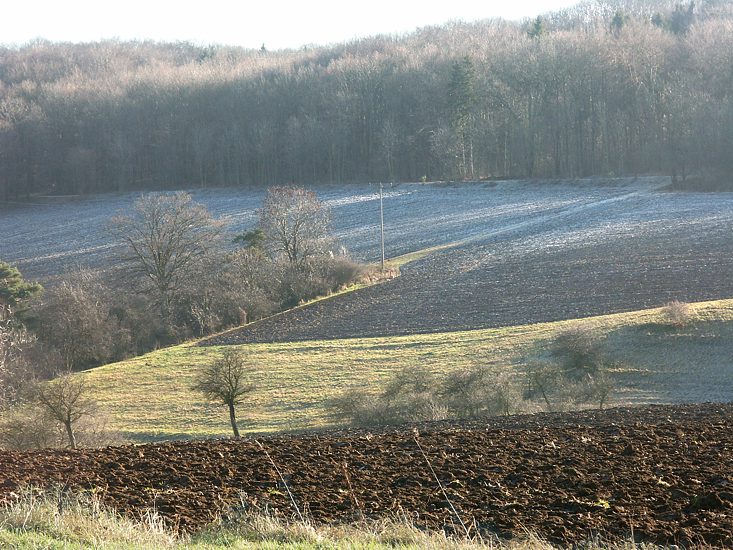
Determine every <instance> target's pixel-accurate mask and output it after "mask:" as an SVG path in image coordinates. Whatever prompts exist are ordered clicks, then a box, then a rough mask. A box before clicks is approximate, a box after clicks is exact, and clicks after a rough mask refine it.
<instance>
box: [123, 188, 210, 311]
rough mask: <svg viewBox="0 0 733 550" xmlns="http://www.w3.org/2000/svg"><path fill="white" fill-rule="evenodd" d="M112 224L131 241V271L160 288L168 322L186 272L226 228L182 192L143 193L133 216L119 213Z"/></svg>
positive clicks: (127, 250)
mask: <svg viewBox="0 0 733 550" xmlns="http://www.w3.org/2000/svg"><path fill="white" fill-rule="evenodd" d="M111 226H112V229H113V231H114V233H115V235H116V236H117V237H118V239H119V240H120V241H122V242H123V243H124V244H125V248H124V251H123V252H122V255H121V258H122V260H123V262H124V263H125V264H126V266H127V268H128V270H129V271H130V272H131V273H133V274H136V275H139V276H142V277H144V278H145V279H146V280H147V281H148V282H149V283H150V284H151V285H152V286H153V288H154V289H155V291H156V293H157V295H158V301H159V305H160V311H161V315H162V316H163V319H164V320H167V319H168V318H169V316H170V312H171V303H172V301H173V298H174V296H175V293H176V291H177V290H178V288H179V284H180V280H181V278H182V277H183V276H184V274H185V272H186V270H187V269H188V268H189V267H190V266H191V265H192V264H193V263H194V262H196V261H197V260H198V259H199V258H201V257H202V256H203V255H204V254H205V253H206V252H207V250H208V249H209V248H210V247H211V244H212V242H213V241H215V240H216V239H218V237H219V236H220V235H221V232H222V224H221V223H220V222H218V221H216V220H214V219H213V218H212V216H211V214H210V213H209V211H208V210H207V209H206V208H205V207H204V206H202V205H199V204H194V203H193V202H192V200H191V195H190V194H188V193H182V192H181V193H176V194H174V195H164V194H148V195H143V196H142V197H140V198H139V199H138V200H137V202H136V203H135V206H134V209H133V213H132V214H130V215H120V216H116V217H115V218H113V219H112V224H111Z"/></svg>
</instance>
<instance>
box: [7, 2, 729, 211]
mask: <svg viewBox="0 0 733 550" xmlns="http://www.w3.org/2000/svg"><path fill="white" fill-rule="evenodd" d="M732 151H733V2H732V1H731V0H700V1H698V2H692V3H683V4H678V3H676V2H670V1H666V0H608V1H589V2H584V3H581V4H578V5H577V6H576V7H574V8H571V9H567V10H564V11H561V12H556V13H551V14H546V15H544V16H542V17H538V18H537V19H535V20H531V21H525V22H507V21H503V20H485V21H482V22H477V23H456V22H454V23H447V24H445V25H442V26H437V27H426V28H423V29H420V30H418V31H416V32H414V33H412V34H409V35H405V36H377V37H372V38H368V39H362V40H357V41H353V42H350V43H344V44H338V45H332V46H324V47H316V46H313V47H304V48H302V49H300V50H297V51H295V50H281V51H273V52H270V51H267V50H265V49H263V50H259V51H258V50H244V49H239V48H232V47H226V46H208V47H203V46H195V45H192V44H189V43H174V44H173V43H166V44H163V43H153V42H119V41H104V42H99V43H86V44H70V43H50V42H46V41H43V40H37V41H35V42H33V43H29V44H26V45H23V46H18V47H3V48H0V200H6V201H7V200H16V199H23V198H26V197H29V196H31V195H33V194H37V193H57V194H79V193H95V192H105V191H125V190H132V189H150V190H154V189H166V188H192V187H204V186H255V185H257V186H264V185H274V184H289V183H295V184H316V183H329V182H338V183H342V182H355V181H420V180H425V179H426V180H445V179H479V178H502V177H521V178H538V177H542V178H552V177H583V176H590V175H606V176H607V175H633V174H641V173H663V174H669V175H673V176H675V177H680V178H684V177H686V176H687V175H688V174H695V175H702V176H704V177H705V178H708V179H712V180H730V177H731V176H730V175H731V173H732V172H733V154H731V152H732Z"/></svg>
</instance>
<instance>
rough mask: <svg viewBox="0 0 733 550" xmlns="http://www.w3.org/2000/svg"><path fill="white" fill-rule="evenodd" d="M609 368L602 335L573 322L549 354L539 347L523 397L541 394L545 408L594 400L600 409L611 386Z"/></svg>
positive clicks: (589, 327)
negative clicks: (573, 324)
mask: <svg viewBox="0 0 733 550" xmlns="http://www.w3.org/2000/svg"><path fill="white" fill-rule="evenodd" d="M608 367H609V362H608V359H607V358H606V357H605V356H604V352H603V338H602V336H601V334H599V333H598V331H597V330H596V329H595V328H594V327H592V326H591V325H588V324H580V325H575V326H573V327H570V328H567V329H564V330H562V331H560V332H558V333H557V335H556V337H555V339H554V341H553V342H552V343H551V344H550V346H549V353H547V352H545V350H539V352H538V353H537V356H536V357H535V358H533V359H532V360H531V361H530V364H529V366H528V368H527V373H526V375H527V389H526V391H525V397H526V398H527V399H535V398H538V397H541V398H542V401H543V402H544V403H545V406H546V407H547V410H559V409H563V408H565V406H566V405H568V404H569V403H576V404H578V403H590V402H593V401H595V402H598V404H599V406H600V407H601V408H603V406H604V404H605V403H606V401H607V399H608V396H609V394H610V392H611V391H612V389H613V382H612V380H611V378H610V376H609V375H608Z"/></svg>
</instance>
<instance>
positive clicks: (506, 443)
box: [0, 404, 733, 547]
mask: <svg viewBox="0 0 733 550" xmlns="http://www.w3.org/2000/svg"><path fill="white" fill-rule="evenodd" d="M416 434H419V435H417V436H416ZM259 442H261V444H262V447H260V445H259V444H258V441H256V440H254V439H246V438H245V439H242V440H239V441H236V440H210V441H193V442H178V443H165V444H155V445H144V446H125V447H117V448H108V449H101V450H79V451H39V452H27V453H19V452H10V451H0V497H2V498H3V499H10V498H13V494H14V492H16V491H18V489H19V487H20V486H22V485H25V484H31V485H34V486H50V485H63V486H64V487H66V488H67V489H69V490H72V491H74V490H79V489H89V488H98V489H101V490H102V494H103V495H104V499H105V500H106V501H107V502H108V503H109V504H111V505H113V506H115V507H117V508H118V509H119V510H122V511H124V512H126V513H129V514H132V515H136V514H139V513H140V512H141V511H143V510H145V509H147V508H152V507H154V508H155V509H157V510H158V511H159V512H160V513H161V514H162V515H163V516H164V517H165V518H167V519H168V520H169V521H170V522H171V523H172V524H173V525H177V526H179V527H181V528H183V529H186V530H195V529H197V528H200V527H202V526H204V525H205V524H206V523H207V522H209V521H211V520H212V519H214V518H215V517H216V516H217V515H219V514H222V513H226V512H227V510H231V509H232V507H236V506H239V503H240V496H242V502H244V503H245V506H247V507H251V508H253V509H260V510H264V509H267V510H270V511H275V513H277V514H280V515H283V516H287V517H291V516H293V515H294V513H295V511H294V508H293V505H292V504H291V503H290V501H289V498H288V495H287V489H286V486H285V483H287V488H289V489H290V490H291V491H292V493H293V496H294V499H295V501H296V503H297V505H298V507H299V509H300V510H301V511H304V512H305V513H307V514H308V515H309V516H310V517H311V518H312V519H313V520H315V521H319V522H320V521H323V522H344V521H350V520H353V519H354V518H357V517H360V516H362V515H363V516H366V517H368V518H377V517H384V516H394V515H396V514H407V515H408V516H409V517H411V518H413V519H414V521H415V523H416V524H417V525H419V526H424V527H427V528H431V529H447V530H449V531H451V530H459V531H460V529H459V528H458V527H457V526H458V525H459V522H458V519H457V517H456V516H455V515H454V513H453V512H452V511H451V508H450V505H449V502H448V499H449V500H450V502H451V503H452V504H453V505H454V506H455V508H456V510H457V512H458V514H459V515H460V517H461V520H462V521H464V522H465V523H466V524H467V525H469V526H472V527H471V528H472V529H479V530H481V531H484V532H486V533H488V532H491V533H496V534H498V535H500V536H502V537H511V536H513V535H521V534H523V533H525V532H526V530H529V531H533V532H536V533H538V534H539V535H540V536H543V537H546V538H548V539H549V540H551V541H554V542H558V543H573V542H578V541H582V540H587V539H588V538H589V537H592V536H600V537H602V538H603V539H604V540H607V541H613V540H619V539H625V538H628V537H629V536H630V535H631V534H632V533H633V536H634V537H635V538H636V539H637V540H643V541H649V542H655V543H659V544H665V543H667V544H670V543H675V544H680V543H681V544H685V545H690V544H707V545H712V546H718V547H731V546H733V405H732V404H728V405H690V406H653V407H643V408H631V409H613V410H609V411H605V412H583V413H572V414H570V413H568V414H542V415H534V416H519V417H510V418H506V419H491V420H487V421H485V422H472V423H458V422H445V423H431V424H421V425H415V426H405V427H399V428H384V429H379V430H374V431H372V432H365V431H358V430H353V431H352V430H346V431H340V432H323V433H316V434H307V435H300V436H298V435H292V436H270V437H263V438H261V439H259ZM418 442H419V445H418ZM421 448H422V449H423V450H424V452H425V456H423V453H422V451H421ZM264 450H266V451H267V453H269V456H270V457H271V459H272V462H271V461H270V459H269V458H268V457H267V456H266V454H265V452H264ZM426 457H427V459H426ZM428 461H429V463H430V465H432V467H433V468H434V470H435V472H436V475H437V477H438V479H439V480H440V483H441V484H442V486H443V487H444V489H445V493H446V494H447V496H448V499H447V498H446V496H445V495H444V494H443V492H442V491H441V488H440V486H439V485H438V482H437V481H436V479H435V477H434V476H433V474H432V473H431V470H430V467H429V466H428ZM273 463H274V464H276V465H277V466H278V468H279V469H280V471H281V472H282V474H283V478H280V477H279V476H278V474H277V473H276V471H275V469H274V467H273Z"/></svg>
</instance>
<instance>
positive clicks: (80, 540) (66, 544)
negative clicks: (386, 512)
mask: <svg viewBox="0 0 733 550" xmlns="http://www.w3.org/2000/svg"><path fill="white" fill-rule="evenodd" d="M0 547H2V548H8V549H11V548H13V549H41V548H44V549H48V548H54V549H65V550H75V549H86V548H98V549H119V550H132V549H143V550H145V549H151V550H152V549H167V548H170V549H181V550H182V549H184V548H185V549H191V550H216V549H223V548H234V549H238V548H241V549H244V548H256V549H275V548H290V549H303V550H310V549H313V550H315V549H319V550H325V549H339V548H351V549H365V550H366V549H369V550H381V549H388V548H400V549H414V550H418V549H428V550H431V549H432V550H438V549H446V550H464V549H465V550H472V549H485V548H492V549H495V550H530V549H532V550H550V549H553V548H558V547H556V546H553V545H550V544H549V543H547V542H545V541H543V540H542V539H541V538H539V537H537V536H535V535H533V534H530V533H527V535H526V536H525V537H522V538H521V539H518V540H512V541H509V542H507V541H500V540H498V539H496V538H486V537H484V538H479V537H473V538H470V539H454V538H451V537H448V536H446V535H445V534H444V533H434V532H426V531H423V530H420V529H418V528H416V527H415V526H414V525H413V524H412V523H411V522H410V521H409V520H408V519H407V518H395V519H393V520H382V521H369V522H366V521H365V522H360V523H355V524H350V525H319V526H315V525H312V524H310V523H309V522H290V521H283V520H279V519H275V518H273V517H270V516H264V515H259V514H245V515H242V516H241V517H237V518H235V519H232V520H229V521H226V522H221V523H218V524H214V525H212V526H210V527H209V528H208V529H207V530H205V531H203V532H201V533H197V534H195V535H192V536H186V535H183V536H181V535H175V534H173V533H171V532H169V531H167V530H166V529H165V527H164V526H163V525H162V524H161V522H160V520H159V519H158V518H157V516H155V515H154V514H149V515H148V516H146V517H145V518H142V519H141V520H139V521H133V520H130V519H128V518H124V517H121V516H120V515H118V514H116V513H115V512H114V511H112V510H109V509H107V508H105V507H104V506H103V505H102V504H100V500H99V498H98V497H96V496H94V495H82V496H78V495H62V494H61V493H52V494H49V493H45V494H40V493H36V492H34V491H32V490H28V491H26V492H24V493H23V494H22V495H19V497H18V498H17V499H16V500H15V501H13V502H11V503H9V504H6V505H4V506H0ZM583 548H587V550H600V549H601V548H608V549H613V550H632V549H634V550H641V549H649V550H651V549H652V548H656V547H652V546H648V545H635V544H633V543H626V544H616V545H611V546H605V545H600V544H597V543H593V542H589V543H588V544H586V545H583Z"/></svg>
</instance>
